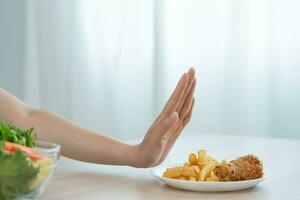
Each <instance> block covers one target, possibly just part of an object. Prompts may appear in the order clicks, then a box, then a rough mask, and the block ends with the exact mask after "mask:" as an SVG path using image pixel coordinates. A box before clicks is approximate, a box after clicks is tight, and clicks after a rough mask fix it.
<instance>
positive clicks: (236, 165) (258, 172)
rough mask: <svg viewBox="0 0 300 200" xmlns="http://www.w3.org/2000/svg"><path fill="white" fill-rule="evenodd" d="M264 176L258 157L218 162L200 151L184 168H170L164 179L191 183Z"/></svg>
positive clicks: (193, 155)
mask: <svg viewBox="0 0 300 200" xmlns="http://www.w3.org/2000/svg"><path fill="white" fill-rule="evenodd" d="M262 176H263V164H262V162H261V161H260V160H259V158H258V157H256V156H253V155H246V156H243V157H239V158H237V159H236V160H232V161H230V162H227V161H225V160H223V161H222V162H218V161H217V160H215V159H214V158H212V157H211V156H209V155H207V154H206V150H200V151H198V156H197V155H196V154H194V153H191V154H190V155H189V158H188V162H186V163H185V164H183V165H182V166H178V167H172V168H168V169H167V170H166V171H165V172H164V173H163V177H166V178H173V179H178V180H189V181H206V182H217V181H241V180H250V179H257V178H261V177H262Z"/></svg>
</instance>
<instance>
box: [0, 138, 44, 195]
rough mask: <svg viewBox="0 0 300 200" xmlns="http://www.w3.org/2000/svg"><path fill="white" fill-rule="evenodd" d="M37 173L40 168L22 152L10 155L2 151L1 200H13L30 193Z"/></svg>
mask: <svg viewBox="0 0 300 200" xmlns="http://www.w3.org/2000/svg"><path fill="white" fill-rule="evenodd" d="M2 143H3V142H2ZM2 145H3V144H2ZM0 149H2V146H1V144H0ZM37 173H38V168H36V167H35V166H33V164H32V161H30V160H28V159H27V158H26V156H25V155H24V154H23V153H22V152H20V151H17V152H16V153H9V154H8V153H5V152H3V151H1V150H0V199H1V200H12V199H16V198H18V197H20V196H21V195H23V194H26V193H28V192H30V189H29V182H30V181H31V180H33V179H34V178H35V177H36V176H37Z"/></svg>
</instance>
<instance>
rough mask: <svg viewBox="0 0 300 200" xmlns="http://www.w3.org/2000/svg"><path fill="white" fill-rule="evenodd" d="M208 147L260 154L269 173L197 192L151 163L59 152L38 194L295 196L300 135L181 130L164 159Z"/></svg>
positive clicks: (45, 199)
mask: <svg viewBox="0 0 300 200" xmlns="http://www.w3.org/2000/svg"><path fill="white" fill-rule="evenodd" d="M200 148H204V149H207V151H208V154H210V155H212V156H213V157H215V158H217V159H223V158H226V159H228V160H230V159H234V158H235V157H237V156H241V155H245V154H249V153H252V154H255V155H257V156H259V157H260V158H261V159H262V160H263V162H264V165H265V168H266V169H269V170H270V171H271V178H270V179H269V180H267V181H264V182H262V183H261V184H260V185H259V186H257V187H255V188H253V189H248V190H244V191H238V192H223V193H200V192H189V191H183V190H178V189H173V188H171V187H168V186H166V185H164V184H163V183H161V182H159V181H158V180H156V179H155V178H154V177H153V176H152V174H151V173H150V169H135V168H130V167H120V166H107V165H96V164H89V163H83V162H78V161H74V160H70V159H67V158H62V159H61V161H60V163H59V165H58V167H57V170H56V172H55V175H54V177H53V180H52V181H51V182H50V184H49V186H48V188H47V189H46V191H45V192H44V193H43V194H42V195H41V197H40V198H39V199H42V200H50V199H72V200H75V199H89V200H94V199H121V200H127V199H128V200H129V199H130V200H133V199H143V200H147V199H153V200H154V199H155V200H158V199H177V200H180V199H182V200H188V199H222V200H223V199H230V200H234V199H243V200H247V199H251V200H252V199H272V200H273V199H284V198H289V199H299V198H300V186H299V184H300V156H299V153H300V140H290V139H273V138H272V139H271V138H258V137H238V136H221V135H210V136H207V135H206V136H204V135H195V134H194V135H188V134H186V135H183V136H181V138H180V139H179V141H178V142H177V144H176V145H175V146H174V147H173V150H172V151H171V153H170V154H169V156H168V158H167V160H166V161H165V162H164V163H163V164H171V163H178V162H183V161H185V160H186V159H187V157H188V154H189V152H191V151H194V152H197V150H198V149H200Z"/></svg>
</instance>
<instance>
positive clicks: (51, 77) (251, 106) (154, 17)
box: [24, 0, 300, 139]
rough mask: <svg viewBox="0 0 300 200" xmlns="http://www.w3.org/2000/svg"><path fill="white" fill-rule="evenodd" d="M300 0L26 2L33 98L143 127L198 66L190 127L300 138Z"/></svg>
mask: <svg viewBox="0 0 300 200" xmlns="http://www.w3.org/2000/svg"><path fill="white" fill-rule="evenodd" d="M299 10H300V3H299V2H298V1H292V0H289V1H271V0H263V1H258V0H251V1H250V0H249V1H238V0H231V1H221V0H212V1H204V0H203V1H202V0H201V1H200V0H189V1H184V0H172V1H171V0H163V1H159V0H147V1H138V0H129V1H122V0H112V1H105V0H100V1H96V0H94V1H91V0H90V1H83V0H81V1H80V0H77V1H66V0H65V1H61V0H60V1H58V0H51V1H50V0H49V1H27V8H26V11H27V14H26V27H27V30H26V43H25V44H26V45H25V46H26V51H25V52H26V55H25V66H24V67H25V70H24V71H25V72H26V73H25V81H24V94H25V100H26V101H28V102H29V103H31V104H33V105H35V106H38V107H41V108H45V109H48V110H51V111H55V112H58V113H60V114H63V115H65V116H66V117H68V118H71V119H73V120H75V121H77V122H79V123H81V124H83V125H85V126H88V127H90V128H92V129H94V130H96V131H101V132H103V133H105V134H108V135H110V136H114V137H119V138H122V139H124V138H131V137H137V136H142V135H143V134H144V133H145V131H146V130H147V128H148V126H149V125H150V123H151V121H152V120H153V118H154V116H155V115H156V114H157V113H158V112H159V110H160V109H161V108H162V106H163V104H164V102H165V101H166V99H167V97H168V96H169V95H170V92H171V90H172V89H173V88H174V87H175V85H176V81H177V79H178V78H179V76H180V74H181V73H182V72H184V70H186V69H187V67H189V66H194V67H195V68H196V69H197V77H198V88H197V95H196V96H197V97H196V98H197V99H196V101H197V104H196V107H195V111H194V118H193V121H192V123H191V125H190V126H189V128H188V130H187V132H192V133H195V134H207V133H218V134H222V133H224V134H256V135H275V136H293V137H300V125H299V119H300V104H299V102H300V83H299V80H300V56H299V55H300V22H299V20H298V19H299V18H300V13H299V12H298V11H299Z"/></svg>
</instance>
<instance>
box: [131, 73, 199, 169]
mask: <svg viewBox="0 0 300 200" xmlns="http://www.w3.org/2000/svg"><path fill="white" fill-rule="evenodd" d="M195 86H196V79H195V70H194V69H193V68H191V69H189V71H188V73H184V74H183V75H182V77H181V79H180V80H179V82H178V84H177V87H176V88H175V90H174V92H173V93H172V95H171V97H170V99H169V100H168V102H167V104H166V105H165V107H164V109H163V111H162V112H161V113H160V115H159V116H158V117H157V119H156V120H155V121H154V123H153V124H152V126H151V127H150V129H149V130H148V132H147V134H146V135H145V137H144V139H143V141H142V142H141V143H140V144H138V145H137V146H135V147H134V149H135V150H134V151H135V153H136V158H137V160H136V162H135V163H136V164H135V167H153V166H156V165H158V164H160V163H161V162H163V161H164V159H165V158H166V156H167V155H168V153H169V152H170V150H171V148H172V146H173V145H174V143H175V141H176V139H177V138H178V136H179V135H180V133H181V131H182V130H183V128H184V127H185V126H186V125H187V124H188V123H189V121H190V120H191V116H192V111H193V106H194V101H195V99H194V91H195Z"/></svg>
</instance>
